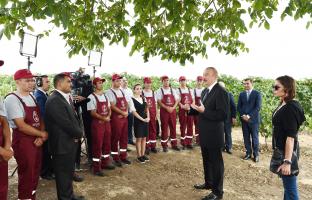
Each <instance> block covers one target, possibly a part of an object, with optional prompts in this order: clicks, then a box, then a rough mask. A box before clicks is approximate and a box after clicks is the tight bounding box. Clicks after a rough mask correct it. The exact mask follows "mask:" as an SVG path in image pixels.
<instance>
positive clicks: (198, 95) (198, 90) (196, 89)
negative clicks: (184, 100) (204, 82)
mask: <svg viewBox="0 0 312 200" xmlns="http://www.w3.org/2000/svg"><path fill="white" fill-rule="evenodd" d="M194 91H195V94H196V97H201V93H202V91H203V88H201V89H198V88H195V89H194V90H193V93H194Z"/></svg>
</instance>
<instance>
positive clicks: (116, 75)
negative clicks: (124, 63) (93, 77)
mask: <svg viewBox="0 0 312 200" xmlns="http://www.w3.org/2000/svg"><path fill="white" fill-rule="evenodd" d="M118 79H122V76H120V75H119V74H113V75H112V81H116V80H118Z"/></svg>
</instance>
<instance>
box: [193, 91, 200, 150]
mask: <svg viewBox="0 0 312 200" xmlns="http://www.w3.org/2000/svg"><path fill="white" fill-rule="evenodd" d="M194 97H195V105H197V106H200V98H201V94H199V96H197V95H196V89H194ZM194 125H195V138H196V144H198V145H199V130H198V115H196V116H194Z"/></svg>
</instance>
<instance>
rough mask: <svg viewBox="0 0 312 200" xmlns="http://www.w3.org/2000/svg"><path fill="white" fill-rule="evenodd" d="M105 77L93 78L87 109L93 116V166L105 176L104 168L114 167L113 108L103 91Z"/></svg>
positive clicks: (96, 173)
mask: <svg viewBox="0 0 312 200" xmlns="http://www.w3.org/2000/svg"><path fill="white" fill-rule="evenodd" d="M104 82H105V79H101V78H99V77H97V78H95V79H93V86H94V88H95V90H94V92H93V93H92V94H90V95H89V97H88V98H89V99H90V101H89V102H88V104H87V109H88V111H90V114H91V117H92V123H91V132H92V163H93V164H92V168H93V173H94V174H95V175H97V176H104V173H103V172H102V169H110V170H111V169H114V168H115V166H114V165H112V164H111V162H110V159H109V158H110V151H111V126H110V116H111V109H110V103H109V100H108V98H107V97H106V96H105V94H104V93H103V83H104Z"/></svg>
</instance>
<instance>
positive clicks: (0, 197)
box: [0, 124, 9, 200]
mask: <svg viewBox="0 0 312 200" xmlns="http://www.w3.org/2000/svg"><path fill="white" fill-rule="evenodd" d="M0 146H1V147H4V136H3V127H2V126H1V124H0ZM0 158H1V157H0ZM1 159H2V158H1ZM8 179H9V177H8V162H7V161H5V160H1V161H0V200H6V199H7V198H8Z"/></svg>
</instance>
